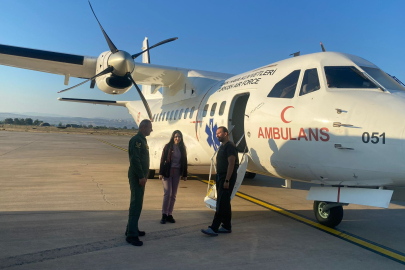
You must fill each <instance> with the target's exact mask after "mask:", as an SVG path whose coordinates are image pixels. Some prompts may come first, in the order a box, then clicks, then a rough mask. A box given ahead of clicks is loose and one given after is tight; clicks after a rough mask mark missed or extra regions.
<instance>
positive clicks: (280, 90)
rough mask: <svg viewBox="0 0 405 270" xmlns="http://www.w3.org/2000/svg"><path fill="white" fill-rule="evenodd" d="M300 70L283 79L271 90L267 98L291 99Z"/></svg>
mask: <svg viewBox="0 0 405 270" xmlns="http://www.w3.org/2000/svg"><path fill="white" fill-rule="evenodd" d="M300 72H301V70H295V71H293V72H291V73H290V74H289V75H287V77H284V79H282V80H281V81H279V82H278V83H276V85H275V86H274V87H273V89H271V91H270V93H269V94H268V95H267V97H273V98H293V97H294V94H295V89H296V88H297V82H298V78H299V76H300Z"/></svg>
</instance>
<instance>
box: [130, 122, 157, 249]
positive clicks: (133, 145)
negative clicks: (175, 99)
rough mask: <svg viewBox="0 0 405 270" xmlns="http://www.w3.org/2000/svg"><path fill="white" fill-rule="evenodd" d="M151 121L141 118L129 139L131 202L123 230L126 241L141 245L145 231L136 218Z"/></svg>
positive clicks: (137, 216)
mask: <svg viewBox="0 0 405 270" xmlns="http://www.w3.org/2000/svg"><path fill="white" fill-rule="evenodd" d="M152 131H153V130H152V122H151V121H150V120H142V122H141V123H140V124H139V131H138V134H136V135H135V136H134V137H132V138H131V140H130V141H129V147H128V153H129V170H128V178H129V186H130V188H131V202H130V204H129V216H128V224H127V230H126V232H125V235H126V241H127V242H128V243H130V244H131V245H134V246H142V244H143V242H142V241H140V240H139V236H144V235H145V232H144V231H140V230H139V229H138V220H139V216H140V215H141V211H142V204H143V194H144V192H145V185H146V181H147V178H148V173H149V146H148V144H147V141H146V136H149V135H150V133H151V132H152Z"/></svg>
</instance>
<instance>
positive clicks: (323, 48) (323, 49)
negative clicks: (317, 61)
mask: <svg viewBox="0 0 405 270" xmlns="http://www.w3.org/2000/svg"><path fill="white" fill-rule="evenodd" d="M321 48H322V51H323V52H326V50H325V47H324V46H323V44H322V42H321Z"/></svg>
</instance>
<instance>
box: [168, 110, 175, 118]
mask: <svg viewBox="0 0 405 270" xmlns="http://www.w3.org/2000/svg"><path fill="white" fill-rule="evenodd" d="M173 114H174V111H172V112H171V113H170V119H169V120H172V119H173Z"/></svg>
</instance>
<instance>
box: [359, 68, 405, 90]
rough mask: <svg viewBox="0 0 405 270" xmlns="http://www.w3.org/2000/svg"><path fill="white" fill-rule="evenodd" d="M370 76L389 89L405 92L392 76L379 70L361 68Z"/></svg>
mask: <svg viewBox="0 0 405 270" xmlns="http://www.w3.org/2000/svg"><path fill="white" fill-rule="evenodd" d="M361 68H362V69H363V70H364V71H365V72H367V74H368V75H370V76H371V77H372V78H373V79H374V80H376V81H377V82H378V83H379V84H381V85H382V86H384V87H385V88H387V89H391V90H402V91H405V87H403V86H402V85H400V84H399V83H397V82H396V81H395V80H394V79H393V78H391V76H389V75H388V74H387V73H385V72H384V71H382V70H381V69H378V68H370V67H361Z"/></svg>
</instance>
